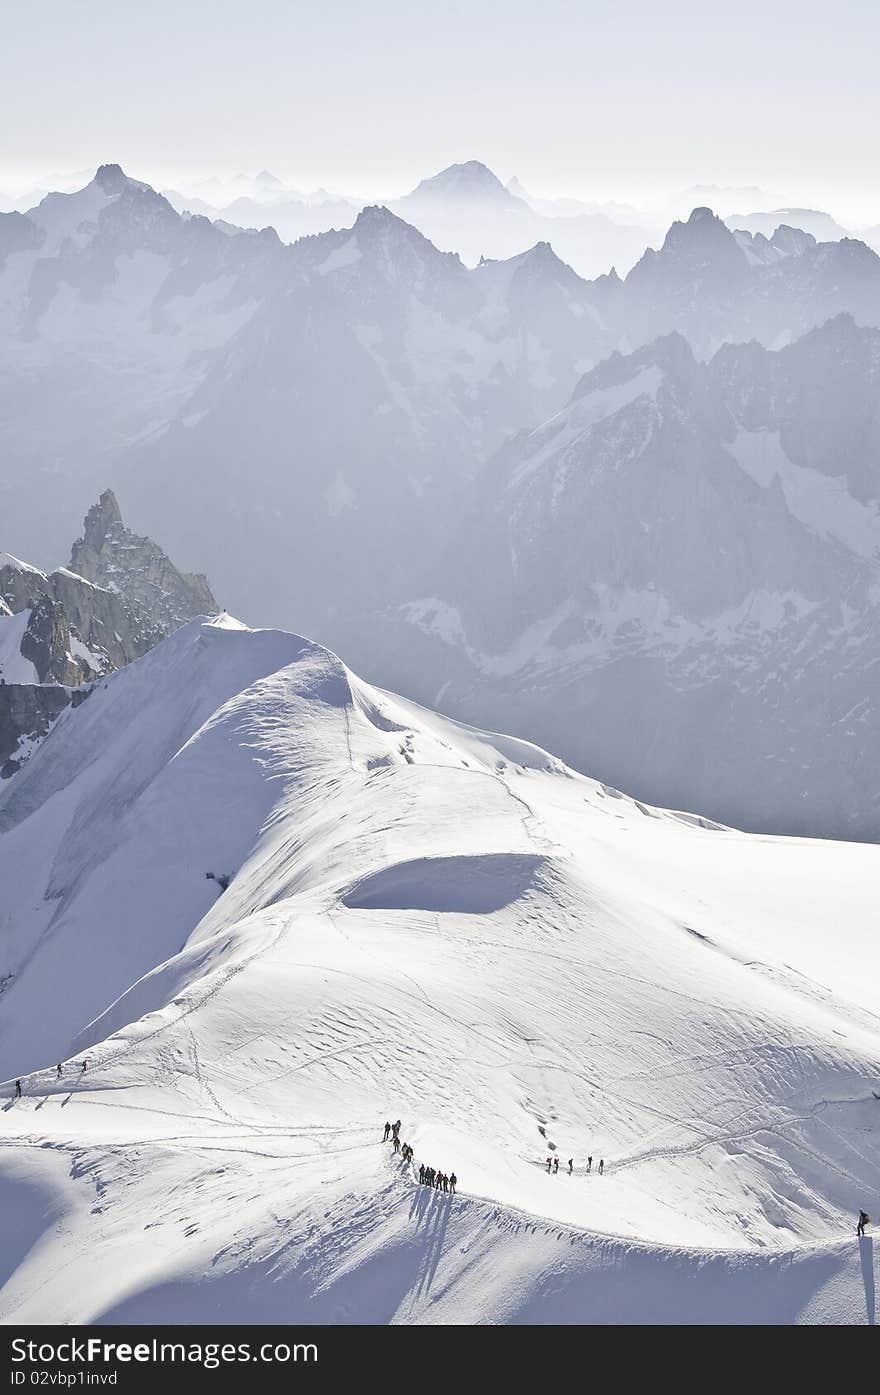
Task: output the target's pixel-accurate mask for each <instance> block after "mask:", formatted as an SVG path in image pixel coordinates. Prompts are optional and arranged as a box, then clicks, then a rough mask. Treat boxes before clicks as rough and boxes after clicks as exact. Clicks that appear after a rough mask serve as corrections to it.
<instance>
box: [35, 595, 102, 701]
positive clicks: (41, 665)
mask: <svg viewBox="0 0 880 1395" xmlns="http://www.w3.org/2000/svg"><path fill="white" fill-rule="evenodd" d="M70 651H71V637H70V626H69V624H68V622H67V616H66V614H65V612H64V607H63V605H61V603H60V602H59V601H55V600H52V598H51V597H50V596H41V597H40V599H39V600H38V601H37V602H36V604H35V605H34V608H33V610H32V611H31V618H30V620H29V621H28V627H27V629H26V630H25V632H24V635H23V636H22V641H21V652H22V654H23V656H24V657H25V658H26V659H30V661H31V663H32V664H33V666H34V668H35V669H36V670H37V676H38V678H39V680H40V683H62V684H64V685H66V686H67V687H76V686H78V685H79V684H80V683H82V682H83V680H84V679H87V678H91V677H94V676H95V675H94V674H93V673H92V671H91V669H90V668H89V667H88V666H87V665H86V664H78V663H77V662H76V660H75V659H74V657H73V655H72V654H71V652H70Z"/></svg>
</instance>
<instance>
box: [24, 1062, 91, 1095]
mask: <svg viewBox="0 0 880 1395" xmlns="http://www.w3.org/2000/svg"><path fill="white" fill-rule="evenodd" d="M88 1064H89V1061H88V1057H86V1059H85V1060H84V1061H83V1062H82V1064H81V1065H80V1068H79V1073H80V1075H85V1073H86V1067H87V1066H88ZM63 1074H64V1067H63V1066H62V1065H61V1062H60V1061H59V1063H58V1065H57V1066H56V1067H55V1079H56V1080H60V1079H61V1077H62V1075H63ZM14 1094H15V1098H16V1099H17V1100H20V1099H21V1097H22V1088H21V1080H20V1079H19V1080H16V1082H15V1092H14Z"/></svg>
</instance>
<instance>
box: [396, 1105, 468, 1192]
mask: <svg viewBox="0 0 880 1395" xmlns="http://www.w3.org/2000/svg"><path fill="white" fill-rule="evenodd" d="M389 1137H390V1139H391V1143H392V1146H393V1149H394V1152H395V1153H399V1154H400V1156H401V1157H402V1158H403V1161H404V1162H407V1163H409V1162H412V1160H413V1150H412V1148H411V1147H410V1145H409V1144H408V1143H401V1141H400V1120H399V1119H398V1120H397V1122H396V1123H394V1124H389V1123H387V1122H386V1124H385V1135H384V1137H383V1139H382V1142H383V1143H387V1142H388V1139H389ZM419 1182H420V1184H421V1186H423V1187H433V1189H434V1190H435V1191H438V1192H451V1193H452V1194H453V1195H454V1194H455V1188H456V1184H457V1182H458V1178H457V1177H456V1175H455V1173H454V1172H449V1173H447V1172H439V1171H438V1170H437V1168H436V1167H426V1166H425V1164H424V1163H420V1164H419Z"/></svg>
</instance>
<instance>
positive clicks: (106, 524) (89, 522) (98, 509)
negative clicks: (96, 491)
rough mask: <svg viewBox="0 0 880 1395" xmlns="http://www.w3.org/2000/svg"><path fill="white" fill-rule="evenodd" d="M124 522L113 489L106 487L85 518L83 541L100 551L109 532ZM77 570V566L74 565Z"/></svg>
mask: <svg viewBox="0 0 880 1395" xmlns="http://www.w3.org/2000/svg"><path fill="white" fill-rule="evenodd" d="M121 523H122V513H121V512H120V508H119V504H118V502H117V499H116V495H115V494H114V493H113V490H112V489H105V490H104V492H103V494H102V495H101V497H100V499H99V500H98V502H97V504H93V505H92V507H91V508H90V509H89V511H88V513H87V514H86V516H85V518H84V520H83V542H84V543H86V544H87V545H88V546H89V547H91V548H94V550H95V552H100V550H101V548H102V547H103V546H104V542H105V540H106V537H107V534H108V533H109V532H110V529H111V528H113V527H114V525H116V524H121ZM73 570H74V571H75V570H76V568H75V567H74V568H73Z"/></svg>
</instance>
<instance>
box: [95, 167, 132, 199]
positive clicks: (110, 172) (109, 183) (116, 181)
mask: <svg viewBox="0 0 880 1395" xmlns="http://www.w3.org/2000/svg"><path fill="white" fill-rule="evenodd" d="M95 183H96V184H99V185H100V187H101V188H102V189H103V190H104V192H105V194H120V193H121V192H122V190H123V189H124V188H125V186H126V184H127V183H128V179H127V176H126V174H125V172H124V170H123V168H122V166H121V165H99V166H98V169H97V171H96V172H95Z"/></svg>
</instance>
